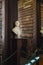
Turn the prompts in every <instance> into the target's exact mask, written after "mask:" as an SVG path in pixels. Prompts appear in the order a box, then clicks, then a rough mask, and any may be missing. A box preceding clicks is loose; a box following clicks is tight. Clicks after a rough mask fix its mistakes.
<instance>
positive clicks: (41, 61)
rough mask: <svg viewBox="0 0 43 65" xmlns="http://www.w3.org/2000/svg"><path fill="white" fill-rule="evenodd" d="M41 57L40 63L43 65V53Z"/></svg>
mask: <svg viewBox="0 0 43 65" xmlns="http://www.w3.org/2000/svg"><path fill="white" fill-rule="evenodd" d="M40 56H41V57H40V63H39V65H43V54H42V55H40Z"/></svg>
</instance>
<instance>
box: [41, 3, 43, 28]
mask: <svg viewBox="0 0 43 65" xmlns="http://www.w3.org/2000/svg"><path fill="white" fill-rule="evenodd" d="M41 27H43V4H41Z"/></svg>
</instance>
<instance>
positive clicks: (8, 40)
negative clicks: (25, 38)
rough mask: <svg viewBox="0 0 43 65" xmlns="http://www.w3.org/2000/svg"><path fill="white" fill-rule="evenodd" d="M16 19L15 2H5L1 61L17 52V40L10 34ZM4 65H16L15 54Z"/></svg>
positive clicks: (8, 0)
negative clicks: (3, 42)
mask: <svg viewBox="0 0 43 65" xmlns="http://www.w3.org/2000/svg"><path fill="white" fill-rule="evenodd" d="M17 18H18V14H17V0H5V44H4V54H3V60H5V59H7V58H8V57H9V56H11V55H12V54H13V53H14V52H15V51H16V50H17V40H16V39H15V34H14V33H13V32H12V28H13V27H14V26H15V25H14V23H15V21H16V20H17ZM4 65H17V52H16V53H15V55H13V56H12V57H11V58H10V59H8V60H7V61H6V62H4Z"/></svg>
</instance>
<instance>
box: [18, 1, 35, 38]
mask: <svg viewBox="0 0 43 65" xmlns="http://www.w3.org/2000/svg"><path fill="white" fill-rule="evenodd" d="M33 3H34V4H33ZM18 20H19V21H20V23H21V25H20V27H21V28H22V32H23V33H22V35H21V37H22V38H23V37H24V38H25V36H26V35H27V36H26V37H27V38H29V37H34V35H36V33H34V31H36V0H29V1H28V0H27V1H26V0H19V1H18ZM31 35H33V36H31Z"/></svg>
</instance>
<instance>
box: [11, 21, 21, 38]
mask: <svg viewBox="0 0 43 65" xmlns="http://www.w3.org/2000/svg"><path fill="white" fill-rule="evenodd" d="M12 31H13V32H14V33H15V34H16V35H17V38H21V34H22V30H21V28H20V23H19V21H16V22H15V27H14V28H13V29H12Z"/></svg>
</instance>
